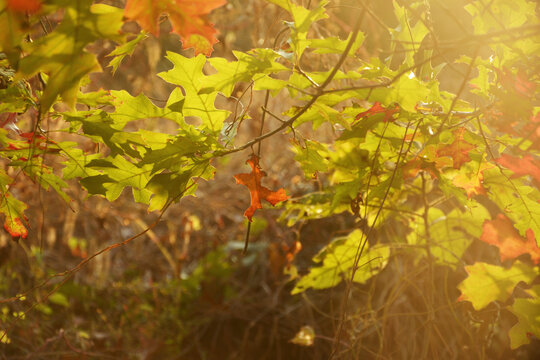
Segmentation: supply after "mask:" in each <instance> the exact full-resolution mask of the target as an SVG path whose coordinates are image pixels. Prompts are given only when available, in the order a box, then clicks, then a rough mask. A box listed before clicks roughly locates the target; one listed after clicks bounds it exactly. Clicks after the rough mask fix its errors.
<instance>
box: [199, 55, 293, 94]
mask: <svg viewBox="0 0 540 360" xmlns="http://www.w3.org/2000/svg"><path fill="white" fill-rule="evenodd" d="M233 54H234V56H235V57H236V58H237V59H238V60H237V61H230V62H229V61H227V60H226V59H224V58H210V59H208V61H209V62H210V64H211V65H212V67H214V68H215V69H216V70H217V74H213V75H210V76H208V77H207V78H206V80H205V88H210V89H212V90H214V91H221V92H222V93H223V94H224V95H225V96H231V93H232V91H233V89H234V86H235V85H236V84H237V83H238V82H241V81H246V82H247V81H251V80H254V81H257V80H259V79H263V78H265V77H266V75H267V74H273V73H278V72H280V71H285V70H288V69H287V68H286V67H285V66H283V65H281V64H279V63H277V62H275V60H276V59H277V58H278V57H279V54H278V53H277V52H275V51H273V50H272V49H255V50H251V51H248V52H247V53H242V52H239V51H233Z"/></svg>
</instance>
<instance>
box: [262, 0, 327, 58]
mask: <svg viewBox="0 0 540 360" xmlns="http://www.w3.org/2000/svg"><path fill="white" fill-rule="evenodd" d="M269 1H270V2H272V3H274V4H276V5H278V6H280V7H282V8H283V9H285V10H287V11H288V12H289V13H290V14H291V16H292V20H293V21H292V23H287V25H289V27H290V28H291V47H292V49H293V51H294V53H295V55H296V60H297V61H298V60H299V59H300V56H302V53H303V52H304V50H305V49H306V48H307V47H308V46H309V44H310V41H309V40H307V32H308V30H309V28H310V27H311V25H312V24H313V23H314V22H316V21H319V20H321V19H326V18H327V17H328V15H327V14H326V10H325V9H324V7H325V6H326V5H327V4H328V1H327V0H322V1H319V3H318V4H317V6H315V7H314V8H313V9H312V10H308V9H306V8H305V7H303V6H300V5H295V4H293V3H292V1H291V0H269Z"/></svg>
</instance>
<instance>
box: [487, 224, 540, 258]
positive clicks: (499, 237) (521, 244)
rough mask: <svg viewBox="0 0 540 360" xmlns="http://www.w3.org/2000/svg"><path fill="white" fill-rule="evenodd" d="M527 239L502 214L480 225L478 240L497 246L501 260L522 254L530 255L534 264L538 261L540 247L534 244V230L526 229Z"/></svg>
mask: <svg viewBox="0 0 540 360" xmlns="http://www.w3.org/2000/svg"><path fill="white" fill-rule="evenodd" d="M526 234H527V239H524V238H523V237H521V236H520V235H519V232H518V231H517V230H516V229H515V228H514V225H512V222H511V221H510V220H509V219H508V218H507V217H506V216H505V215H503V214H499V215H497V218H496V219H495V220H486V221H484V225H482V235H481V237H480V240H482V241H484V242H486V243H488V244H491V245H495V246H497V247H498V248H499V252H500V255H501V261H504V260H506V259H514V258H516V257H518V256H520V255H523V254H529V255H531V259H532V261H533V262H534V263H535V264H538V263H539V262H540V248H538V245H537V244H536V240H535V237H534V232H533V231H532V230H531V229H528V230H527V232H526Z"/></svg>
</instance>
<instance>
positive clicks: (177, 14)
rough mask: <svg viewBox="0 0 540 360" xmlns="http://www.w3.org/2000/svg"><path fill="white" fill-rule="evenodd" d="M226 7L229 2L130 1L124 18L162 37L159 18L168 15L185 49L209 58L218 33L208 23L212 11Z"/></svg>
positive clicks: (210, 0) (186, 0)
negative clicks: (191, 49)
mask: <svg viewBox="0 0 540 360" xmlns="http://www.w3.org/2000/svg"><path fill="white" fill-rule="evenodd" d="M225 4H226V0H157V1H150V0H128V1H127V3H126V9H125V13H124V15H125V17H126V18H128V19H131V20H135V21H137V22H138V23H139V25H140V26H141V27H142V28H143V29H144V30H146V31H148V32H150V33H152V34H154V35H156V36H157V35H158V34H159V17H160V15H161V14H163V13H167V14H168V15H169V20H170V21H171V24H172V27H173V32H174V33H176V34H178V35H179V36H180V40H182V46H183V48H184V49H187V48H190V47H193V48H194V49H195V55H197V54H200V53H202V54H205V55H206V56H210V54H211V53H212V51H213V48H212V46H213V45H214V44H215V43H217V42H218V40H217V38H216V35H217V30H216V29H214V27H213V25H212V24H211V23H209V22H208V21H207V20H206V15H208V14H209V13H210V12H211V11H212V10H214V9H216V8H218V7H220V6H223V5H225Z"/></svg>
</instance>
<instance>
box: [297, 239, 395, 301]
mask: <svg viewBox="0 0 540 360" xmlns="http://www.w3.org/2000/svg"><path fill="white" fill-rule="evenodd" d="M361 241H365V237H364V236H363V234H362V232H361V231H360V230H354V231H353V232H352V233H350V234H349V235H348V236H347V237H345V238H337V239H334V240H333V241H332V242H331V243H330V244H329V245H327V246H326V247H325V248H323V249H322V250H321V251H320V252H319V253H318V254H317V255H315V257H314V258H313V261H314V262H316V263H322V264H321V266H318V267H312V268H311V269H310V270H309V273H308V274H307V275H305V276H303V277H302V278H301V279H300V280H299V281H298V283H296V286H295V287H294V289H293V290H292V292H291V293H292V294H298V293H301V292H303V291H305V290H307V289H308V288H313V289H327V288H330V287H333V286H336V285H338V284H339V283H340V282H341V281H342V280H343V279H344V278H345V277H346V278H350V276H351V275H352V267H353V265H354V257H355V254H356V252H357V249H358V248H359V247H360V246H361ZM389 256H390V249H389V247H388V246H387V245H375V246H374V247H372V248H369V247H368V246H367V245H366V247H365V248H364V252H363V254H362V257H361V258H360V260H359V262H358V269H357V271H356V273H355V275H354V281H355V282H357V283H361V284H363V283H365V282H366V281H368V280H369V279H370V278H371V277H372V276H374V275H376V274H378V273H379V272H380V271H381V270H382V269H384V267H385V266H386V264H387V262H388V257H389Z"/></svg>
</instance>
